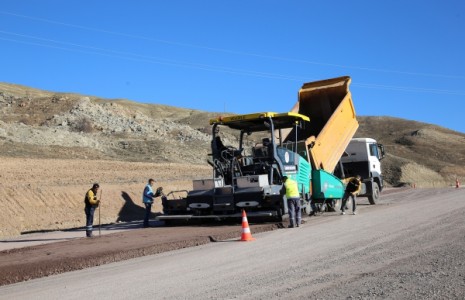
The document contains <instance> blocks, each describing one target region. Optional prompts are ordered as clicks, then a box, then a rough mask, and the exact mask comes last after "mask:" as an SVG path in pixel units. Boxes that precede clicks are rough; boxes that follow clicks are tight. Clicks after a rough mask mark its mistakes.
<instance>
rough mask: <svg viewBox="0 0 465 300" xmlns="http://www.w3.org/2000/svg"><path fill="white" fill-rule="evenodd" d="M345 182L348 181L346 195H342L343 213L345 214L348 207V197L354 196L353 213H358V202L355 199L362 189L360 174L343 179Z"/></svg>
mask: <svg viewBox="0 0 465 300" xmlns="http://www.w3.org/2000/svg"><path fill="white" fill-rule="evenodd" d="M343 182H344V183H347V186H346V189H345V192H344V196H343V197H342V204H341V215H345V214H346V213H345V211H344V210H345V208H346V203H347V199H349V197H350V198H352V214H354V215H355V214H356V213H357V212H356V204H355V200H356V198H357V195H358V194H359V193H360V190H361V188H362V181H361V177H360V175H357V176H355V177H349V178H346V179H343Z"/></svg>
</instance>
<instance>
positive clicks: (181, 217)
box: [155, 211, 278, 221]
mask: <svg viewBox="0 0 465 300" xmlns="http://www.w3.org/2000/svg"><path fill="white" fill-rule="evenodd" d="M277 216H278V212H277V211H250V212H247V217H252V218H253V217H277ZM231 218H242V212H238V213H234V214H225V215H202V216H196V215H160V216H156V217H155V220H159V221H163V220H194V219H197V220H200V219H210V220H211V219H214V220H222V219H231Z"/></svg>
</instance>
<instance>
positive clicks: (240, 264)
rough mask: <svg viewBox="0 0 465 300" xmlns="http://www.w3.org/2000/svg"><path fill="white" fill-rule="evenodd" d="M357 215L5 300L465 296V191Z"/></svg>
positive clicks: (64, 277)
mask: <svg viewBox="0 0 465 300" xmlns="http://www.w3.org/2000/svg"><path fill="white" fill-rule="evenodd" d="M358 212H359V214H357V215H355V216H353V215H345V216H341V215H338V214H336V213H325V214H323V215H321V216H317V217H314V218H313V217H312V218H310V219H309V220H308V222H307V223H306V224H304V225H303V226H302V227H300V228H295V229H280V230H274V231H270V232H264V233H257V234H254V232H253V230H252V234H254V237H255V238H256V240H255V241H253V242H238V241H236V240H237V239H234V240H224V241H222V242H216V243H207V244H203V245H199V246H197V247H191V248H184V249H178V250H174V251H169V252H164V253H159V254H156V255H150V256H145V257H138V258H134V259H130V260H126V261H122V262H117V263H111V264H106V265H102V266H98V267H93V268H88V269H84V270H79V271H73V272H68V273H63V274H59V275H54V276H49V277H44V278H39V279H34V280H30V281H26V282H21V283H15V284H10V285H5V286H2V287H0V298H1V299H47V300H50V299H84V298H87V299H89V298H91V299H269V298H274V299H276V298H281V299H346V298H348V299H463V298H465V218H464V215H465V190H464V189H410V190H404V191H401V192H396V193H386V194H384V195H383V198H382V201H380V203H379V204H378V205H376V206H369V205H364V202H363V200H362V201H361V205H359V209H358ZM56 244H57V243H56ZM88 250H89V251H88V255H90V256H91V255H92V247H90V246H89V249H88ZM83 259H85V257H83Z"/></svg>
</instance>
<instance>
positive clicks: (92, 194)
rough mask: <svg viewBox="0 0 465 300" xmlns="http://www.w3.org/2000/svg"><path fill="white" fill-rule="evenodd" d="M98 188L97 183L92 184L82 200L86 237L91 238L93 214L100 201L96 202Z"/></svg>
mask: <svg viewBox="0 0 465 300" xmlns="http://www.w3.org/2000/svg"><path fill="white" fill-rule="evenodd" d="M99 188H100V186H99V184H98V183H94V184H93V185H92V188H91V189H90V190H88V191H87V193H86V196H85V198H84V203H85V205H86V206H85V208H84V212H85V213H86V236H87V237H92V229H93V228H92V227H93V224H94V212H95V209H96V208H97V207H98V206H99V204H100V200H97V192H98V189H99Z"/></svg>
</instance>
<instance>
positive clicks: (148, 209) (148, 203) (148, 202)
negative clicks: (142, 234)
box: [142, 178, 163, 227]
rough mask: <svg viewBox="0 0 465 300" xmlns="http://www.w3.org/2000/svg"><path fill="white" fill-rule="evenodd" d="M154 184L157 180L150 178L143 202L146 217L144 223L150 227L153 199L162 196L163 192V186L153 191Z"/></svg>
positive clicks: (143, 195)
mask: <svg viewBox="0 0 465 300" xmlns="http://www.w3.org/2000/svg"><path fill="white" fill-rule="evenodd" d="M154 185H155V180H154V179H152V178H150V179H149V181H148V183H147V185H146V186H145V188H144V192H143V194H142V202H143V203H144V205H145V217H144V223H143V226H144V227H150V224H149V218H150V214H151V213H152V204H153V199H154V198H155V197H158V196H161V192H162V191H163V188H162V187H159V188H158V189H157V190H156V192H153V186H154Z"/></svg>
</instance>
